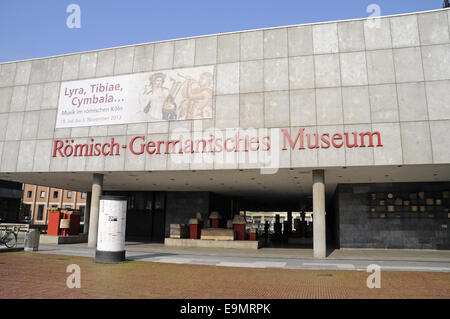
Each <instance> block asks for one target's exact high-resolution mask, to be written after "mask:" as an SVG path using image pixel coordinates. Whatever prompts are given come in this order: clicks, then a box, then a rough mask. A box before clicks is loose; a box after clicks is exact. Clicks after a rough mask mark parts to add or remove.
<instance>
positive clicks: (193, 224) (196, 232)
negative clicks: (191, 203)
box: [189, 218, 202, 239]
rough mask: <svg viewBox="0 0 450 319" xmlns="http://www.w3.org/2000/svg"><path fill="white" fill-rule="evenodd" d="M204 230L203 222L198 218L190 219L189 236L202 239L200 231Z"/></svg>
mask: <svg viewBox="0 0 450 319" xmlns="http://www.w3.org/2000/svg"><path fill="white" fill-rule="evenodd" d="M201 230H202V222H201V221H199V220H198V219H197V218H191V219H190V220H189V238H190V239H200V232H201Z"/></svg>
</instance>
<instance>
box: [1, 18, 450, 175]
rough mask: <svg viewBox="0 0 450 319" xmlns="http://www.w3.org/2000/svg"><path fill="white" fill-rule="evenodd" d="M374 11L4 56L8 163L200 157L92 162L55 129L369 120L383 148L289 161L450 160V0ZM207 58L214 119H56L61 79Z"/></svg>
mask: <svg viewBox="0 0 450 319" xmlns="http://www.w3.org/2000/svg"><path fill="white" fill-rule="evenodd" d="M371 22H372V21H369V20H355V21H343V22H330V23H321V24H313V25H305V26H291V27H282V28H275V29H265V30H256V31H250V32H239V33H231V34H223V35H221V34H220V35H212V36H206V37H197V38H191V39H182V40H175V41H166V42H161V43H152V44H143V45H136V46H129V47H123V48H117V49H107V50H100V51H95V52H86V53H77V54H72V55H66V56H61V57H51V58H43V59H37V60H31V61H19V62H13V63H3V64H1V65H0V121H1V122H2V123H3V125H0V149H1V150H2V155H1V166H0V171H1V172H2V173H8V172H9V173H14V172H91V171H136V170H166V169H168V168H169V169H171V170H172V169H174V170H179V169H191V168H194V167H195V163H186V164H184V165H178V164H176V163H175V164H174V163H171V156H160V157H158V158H155V157H154V158H150V156H147V157H145V156H143V157H142V158H140V159H139V161H138V162H137V161H136V159H134V160H127V158H129V156H128V153H127V154H125V156H121V157H120V158H113V159H109V158H108V159H105V160H103V159H99V161H95V162H94V161H92V160H90V159H88V160H86V159H83V160H80V159H77V160H76V161H74V160H71V159H69V160H68V159H60V158H53V157H51V152H50V151H49V150H50V149H51V145H52V140H53V139H55V138H76V139H77V142H83V140H86V139H88V138H91V137H92V138H95V139H96V140H104V139H108V138H109V137H115V138H116V139H118V140H120V139H125V140H128V139H129V137H130V136H131V135H135V134H148V136H149V137H156V135H158V137H161V136H166V137H169V135H170V132H172V131H174V130H176V129H177V128H179V127H183V128H187V129H188V130H190V131H191V133H192V132H195V131H198V130H200V131H204V130H205V129H208V128H210V127H214V128H216V129H217V130H224V129H230V128H238V127H252V128H264V127H265V128H269V127H270V128H291V129H292V128H294V127H296V126H299V125H301V126H302V127H305V128H307V129H311V130H317V131H323V130H329V129H337V130H342V129H343V125H344V126H345V128H346V129H349V130H351V129H354V128H355V127H356V126H366V127H367V128H369V127H371V128H372V129H378V130H380V132H381V133H382V136H383V142H384V144H385V147H383V148H382V149H381V148H380V149H378V148H374V149H373V154H367V152H352V151H353V150H351V149H346V150H342V152H341V154H340V155H339V156H337V157H336V158H334V159H333V160H325V159H323V160H322V158H321V157H320V156H319V157H318V158H317V160H316V161H312V162H307V163H301V162H298V161H293V158H295V154H293V156H290V154H289V153H294V151H292V150H290V151H287V152H285V153H283V155H282V156H285V158H286V167H317V166H319V167H333V166H355V165H391V164H396V165H402V164H412V163H414V164H437V163H449V162H450V154H449V152H448V149H450V144H449V143H450V142H448V141H446V140H442V139H440V138H439V137H438V136H441V135H442V134H441V133H443V130H444V131H445V127H447V126H448V125H449V121H450V110H449V108H448V105H450V103H448V102H449V93H448V92H449V90H448V87H449V86H450V40H449V38H450V37H449V31H448V27H447V28H446V26H448V10H438V11H435V12H426V13H417V14H408V15H403V16H394V17H384V18H380V19H379V20H378V21H376V23H375V24H372V23H371ZM377 24H378V25H377ZM437 30H438V31H437ZM200 65H214V66H215V99H214V100H215V105H214V109H215V114H214V116H213V118H212V119H205V120H187V121H173V122H151V123H144V124H125V125H111V126H92V127H78V128H62V129H55V128H54V127H55V119H56V109H57V106H58V95H59V87H60V83H61V81H69V80H76V79H86V78H95V77H104V76H112V75H118V74H129V73H134V72H142V71H154V70H167V69H177V68H184V67H193V66H200ZM414 131H416V132H418V133H416V134H412V133H411V132H414ZM414 135H415V136H417V137H420V139H421V141H420V142H419V143H423V144H426V145H427V147H425V148H423V149H422V152H411V151H410V150H412V149H414V148H415V147H416V145H417V140H416V139H415V138H411V137H413V136H414ZM394 149H395V150H396V151H392V150H394ZM127 152H128V151H127ZM368 153H371V151H368ZM280 156H281V155H280ZM155 159H156V161H155ZM156 162H157V163H156ZM164 162H166V164H165V165H164ZM195 168H196V169H202V168H203V169H215V168H221V166H220V164H217V165H216V163H213V164H212V165H211V166H209V167H208V166H205V165H203V166H202V167H195Z"/></svg>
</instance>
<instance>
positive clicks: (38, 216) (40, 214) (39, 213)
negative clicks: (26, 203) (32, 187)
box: [37, 205, 44, 220]
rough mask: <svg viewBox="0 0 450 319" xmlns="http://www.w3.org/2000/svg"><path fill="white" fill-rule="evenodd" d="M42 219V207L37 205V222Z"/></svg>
mask: <svg viewBox="0 0 450 319" xmlns="http://www.w3.org/2000/svg"><path fill="white" fill-rule="evenodd" d="M43 219H44V205H38V215H37V220H43Z"/></svg>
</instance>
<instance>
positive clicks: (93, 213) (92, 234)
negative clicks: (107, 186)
mask: <svg viewBox="0 0 450 319" xmlns="http://www.w3.org/2000/svg"><path fill="white" fill-rule="evenodd" d="M102 188H103V175H102V174H94V176H93V180H92V192H91V208H90V210H89V235H88V247H93V248H95V247H97V233H98V214H99V209H100V196H101V195H102Z"/></svg>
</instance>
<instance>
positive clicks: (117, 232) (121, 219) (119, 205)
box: [95, 196, 127, 263]
mask: <svg viewBox="0 0 450 319" xmlns="http://www.w3.org/2000/svg"><path fill="white" fill-rule="evenodd" d="M126 219H127V200H126V198H125V197H119V196H101V197H100V209H99V216H98V237H97V249H96V250H95V262H97V263H117V262H121V261H124V260H125V226H126Z"/></svg>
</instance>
